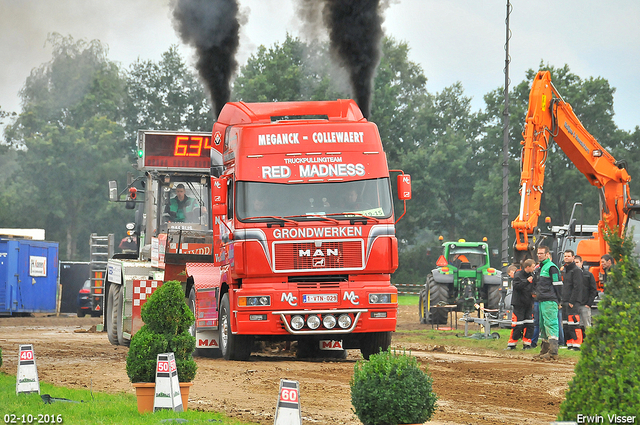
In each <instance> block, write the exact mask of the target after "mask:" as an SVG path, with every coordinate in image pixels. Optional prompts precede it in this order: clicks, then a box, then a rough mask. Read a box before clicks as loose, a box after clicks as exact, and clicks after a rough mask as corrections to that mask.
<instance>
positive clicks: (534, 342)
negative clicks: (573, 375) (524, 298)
mask: <svg viewBox="0 0 640 425" xmlns="http://www.w3.org/2000/svg"><path fill="white" fill-rule="evenodd" d="M537 256H538V261H539V262H540V264H541V263H542V260H543V259H544V258H545V257H546V254H544V253H541V252H537ZM540 264H538V265H536V267H535V268H534V270H533V283H534V285H535V283H536V281H537V279H538V277H540ZM539 304H540V303H539V302H538V301H537V300H536V299H535V298H534V301H533V337H532V338H531V347H533V348H536V347H537V346H538V339H539V337H540V305H539ZM558 345H560V346H563V345H564V331H563V329H562V309H558Z"/></svg>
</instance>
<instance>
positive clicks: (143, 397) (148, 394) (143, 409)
mask: <svg viewBox="0 0 640 425" xmlns="http://www.w3.org/2000/svg"><path fill="white" fill-rule="evenodd" d="M133 387H134V388H135V389H136V397H137V398H138V412H140V413H147V412H153V399H154V397H155V395H156V383H155V382H134V383H133Z"/></svg>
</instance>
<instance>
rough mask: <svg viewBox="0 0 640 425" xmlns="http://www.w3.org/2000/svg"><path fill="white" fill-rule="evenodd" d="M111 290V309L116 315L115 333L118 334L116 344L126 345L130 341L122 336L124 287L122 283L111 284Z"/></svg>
mask: <svg viewBox="0 0 640 425" xmlns="http://www.w3.org/2000/svg"><path fill="white" fill-rule="evenodd" d="M111 290H112V291H113V302H114V304H113V311H114V312H115V315H116V318H115V323H116V333H117V334H118V344H120V345H124V346H125V347H128V346H129V343H130V342H131V341H130V340H128V339H125V337H124V323H123V318H122V309H123V308H124V288H123V287H122V285H112V286H111ZM109 292H111V291H109ZM113 321H114V320H113V319H112V322H113Z"/></svg>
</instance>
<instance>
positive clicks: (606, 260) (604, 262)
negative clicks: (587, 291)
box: [598, 254, 613, 291]
mask: <svg viewBox="0 0 640 425" xmlns="http://www.w3.org/2000/svg"><path fill="white" fill-rule="evenodd" d="M612 265H613V257H612V256H610V255H609V254H604V255H603V256H602V257H600V273H599V275H598V280H599V281H600V288H598V290H600V291H602V290H604V286H605V285H606V284H607V281H608V280H609V272H610V271H611V266H612Z"/></svg>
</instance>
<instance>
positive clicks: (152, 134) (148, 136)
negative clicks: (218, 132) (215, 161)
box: [138, 130, 211, 171]
mask: <svg viewBox="0 0 640 425" xmlns="http://www.w3.org/2000/svg"><path fill="white" fill-rule="evenodd" d="M210 155H211V133H192V132H170V131H162V132H160V131H142V130H141V131H139V132H138V168H139V169H140V170H146V169H153V170H172V169H191V170H203V171H209V170H210V168H211V156H210Z"/></svg>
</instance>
